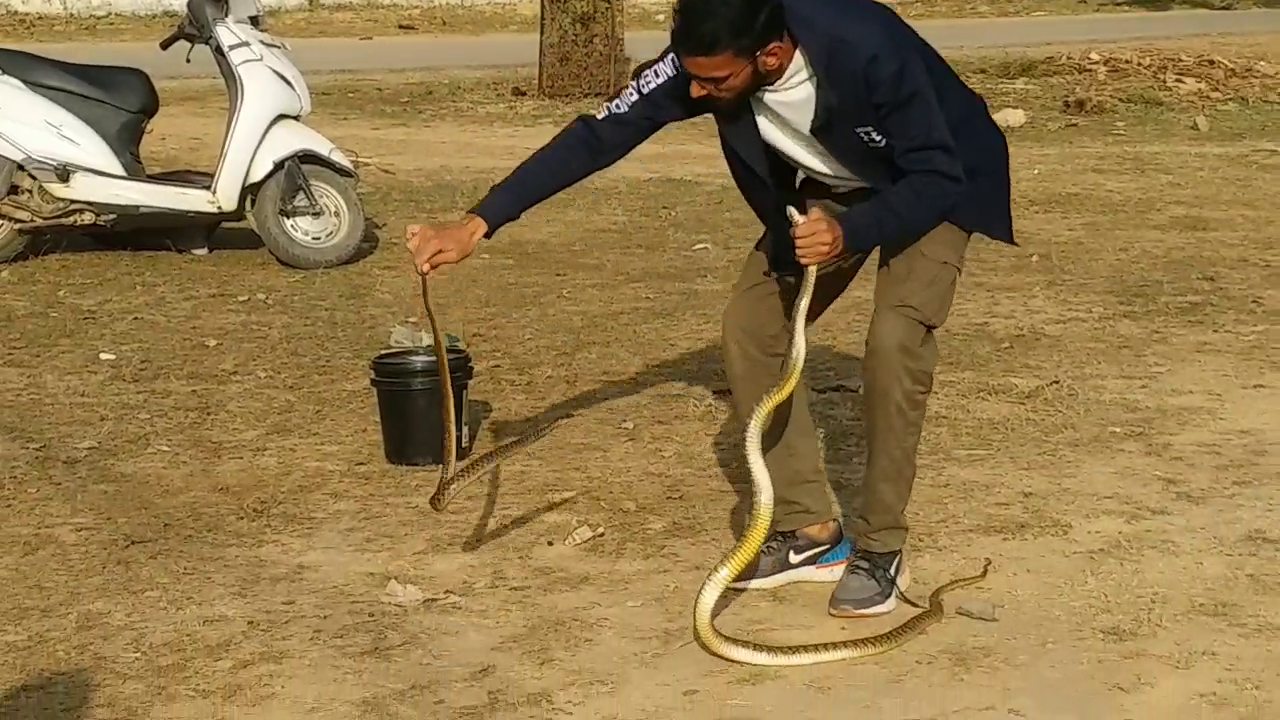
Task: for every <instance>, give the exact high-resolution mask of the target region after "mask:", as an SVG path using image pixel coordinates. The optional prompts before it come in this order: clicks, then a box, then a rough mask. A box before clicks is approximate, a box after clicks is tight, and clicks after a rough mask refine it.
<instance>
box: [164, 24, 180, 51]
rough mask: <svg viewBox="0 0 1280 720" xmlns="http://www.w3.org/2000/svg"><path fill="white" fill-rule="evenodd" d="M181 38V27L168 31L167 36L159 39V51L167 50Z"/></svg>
mask: <svg viewBox="0 0 1280 720" xmlns="http://www.w3.org/2000/svg"><path fill="white" fill-rule="evenodd" d="M181 39H182V29H181V28H179V29H177V30H174V31H173V32H171V33H169V36H168V37H166V38H165V39H163V40H161V41H160V52H164V51H166V50H168V49H169V48H171V47H173V46H174V44H176V43H177V42H178V41H179V40H181Z"/></svg>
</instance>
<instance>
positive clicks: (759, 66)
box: [680, 42, 791, 115]
mask: <svg viewBox="0 0 1280 720" xmlns="http://www.w3.org/2000/svg"><path fill="white" fill-rule="evenodd" d="M790 56H791V51H790V48H789V45H787V44H784V43H780V42H775V43H770V44H769V45H767V46H766V47H765V48H764V49H762V50H760V51H759V52H758V53H756V54H755V55H753V56H751V57H741V56H739V55H735V54H733V53H725V54H723V55H712V56H710V57H687V58H681V59H680V62H681V64H682V65H684V69H685V72H687V73H688V74H689V75H690V77H691V79H692V82H690V83H689V95H690V96H691V97H693V99H695V100H698V101H700V102H705V103H707V104H708V105H710V106H711V108H712V112H715V113H720V114H726V115H728V114H733V113H736V112H740V111H742V110H745V109H746V108H747V106H748V104H749V102H750V99H751V96H752V95H754V94H755V92H756V91H757V90H759V89H760V88H761V87H764V86H765V85H767V84H769V83H771V82H774V81H775V80H777V79H778V77H779V76H781V75H782V71H783V70H785V69H786V66H787V62H788V61H789V60H790Z"/></svg>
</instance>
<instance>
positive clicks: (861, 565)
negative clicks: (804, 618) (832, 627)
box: [827, 550, 911, 617]
mask: <svg viewBox="0 0 1280 720" xmlns="http://www.w3.org/2000/svg"><path fill="white" fill-rule="evenodd" d="M910 582H911V576H910V575H909V574H908V572H907V565H906V561H905V560H903V558H902V551H901V550H897V551H894V552H887V553H874V552H869V551H867V550H858V551H856V552H855V553H854V554H853V557H851V558H849V564H848V565H847V566H846V567H845V571H844V577H842V578H840V584H839V585H836V589H835V590H833V591H831V600H830V602H828V603H827V612H829V613H830V614H832V615H834V616H835V617H866V616H869V615H884V614H886V613H889V612H893V609H894V608H896V607H897V606H898V592H900V591H903V590H906V589H907V585H908V584H910ZM895 586H896V589H895Z"/></svg>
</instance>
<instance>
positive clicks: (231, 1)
mask: <svg viewBox="0 0 1280 720" xmlns="http://www.w3.org/2000/svg"><path fill="white" fill-rule="evenodd" d="M261 15H262V5H261V4H259V2H258V0H227V16H228V17H231V18H235V19H237V20H252V19H254V18H256V17H259V16H261Z"/></svg>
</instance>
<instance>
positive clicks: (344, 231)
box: [250, 163, 365, 270]
mask: <svg viewBox="0 0 1280 720" xmlns="http://www.w3.org/2000/svg"><path fill="white" fill-rule="evenodd" d="M298 167H299V168H300V169H301V171H302V174H303V175H304V176H305V177H306V184H307V185H308V187H309V189H310V191H311V192H310V195H311V197H310V198H309V197H308V196H307V193H306V192H305V191H304V190H303V189H299V190H298V191H297V192H295V193H293V194H292V197H287V196H286V195H287V194H288V193H287V192H286V188H287V187H290V186H291V185H294V184H295V183H290V182H289V177H288V173H289V172H290V170H289V167H288V165H287V164H286V165H282V166H280V167H279V168H278V169H277V170H276V171H275V172H274V173H273V174H272V175H271V176H270V177H268V178H267V179H266V181H264V182H263V183H262V187H261V188H259V190H258V193H257V197H256V198H255V199H254V202H253V210H252V212H251V213H250V220H251V221H252V223H253V227H254V230H255V231H256V232H257V233H258V237H259V238H261V239H262V244H263V245H265V246H266V247H267V250H268V251H270V252H271V254H272V255H274V256H275V257H276V259H278V260H279V261H280V262H282V263H284V264H285V265H289V266H291V267H295V268H299V269H302V270H316V269H320V268H327V267H333V266H335V265H341V264H343V263H345V262H347V261H349V260H351V258H352V257H354V256H355V254H356V253H357V252H358V251H359V250H360V243H361V241H362V240H363V239H364V226H365V217H364V208H363V206H362V205H361V203H360V197H359V195H357V194H356V189H355V186H354V185H353V184H352V183H351V182H350V181H349V180H348V179H347V178H344V177H343V176H341V175H339V174H338V173H336V172H334V171H333V170H330V169H329V168H327V167H324V166H323V165H314V164H310V163H301V164H300V165H299V166H298ZM312 198H314V202H312ZM300 207H306V208H307V210H306V211H299V208H300Z"/></svg>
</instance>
